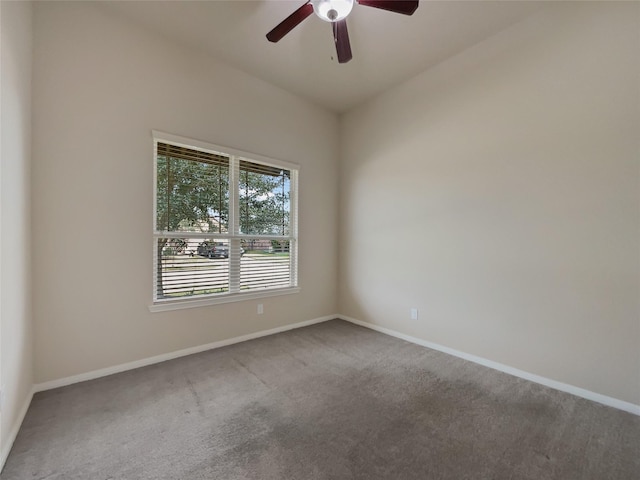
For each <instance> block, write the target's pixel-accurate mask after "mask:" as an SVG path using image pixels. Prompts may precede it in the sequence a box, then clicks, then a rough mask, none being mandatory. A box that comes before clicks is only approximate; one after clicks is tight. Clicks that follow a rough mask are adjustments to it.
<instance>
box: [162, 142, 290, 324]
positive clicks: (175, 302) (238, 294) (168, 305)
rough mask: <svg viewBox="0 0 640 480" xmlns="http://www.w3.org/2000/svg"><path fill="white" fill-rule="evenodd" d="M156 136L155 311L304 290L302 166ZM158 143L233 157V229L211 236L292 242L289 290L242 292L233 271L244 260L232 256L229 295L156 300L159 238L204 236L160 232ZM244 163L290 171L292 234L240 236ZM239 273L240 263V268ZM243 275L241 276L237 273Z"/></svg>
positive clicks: (209, 145)
mask: <svg viewBox="0 0 640 480" xmlns="http://www.w3.org/2000/svg"><path fill="white" fill-rule="evenodd" d="M152 136H153V217H152V222H153V223H152V225H153V226H152V230H153V247H152V252H153V275H152V288H153V291H152V293H151V298H152V303H151V305H149V310H150V311H151V312H162V311H168V310H179V309H184V308H194V307H203V306H208V305H218V304H223V303H230V302H240V301H246V300H251V299H257V298H264V297H273V296H279V295H289V294H294V293H298V292H299V291H300V287H299V285H298V175H299V171H300V166H299V165H297V164H295V163H291V162H286V161H283V160H275V159H272V158H269V157H265V156H263V155H258V154H254V153H249V152H244V151H242V150H237V149H234V148H229V147H223V146H219V145H214V144H211V143H207V142H203V141H200V140H194V139H191V138H186V137H181V136H178V135H173V134H170V133H165V132H160V131H157V130H153V131H152ZM158 143H169V144H173V145H177V146H181V147H186V148H191V149H194V150H203V151H205V152H213V153H219V154H223V155H225V156H228V157H229V158H230V161H231V163H230V168H229V227H228V230H229V232H228V233H216V234H215V235H214V234H210V236H211V237H213V236H215V237H216V238H220V239H225V240H228V241H229V245H231V242H232V241H234V240H236V241H239V240H246V239H266V240H288V241H289V246H290V247H289V255H290V257H289V258H290V269H291V270H290V284H289V286H288V287H282V288H269V289H255V290H250V291H247V292H243V291H240V290H239V286H238V284H237V282H234V281H233V278H232V277H233V275H234V273H233V271H232V270H234V268H235V267H233V268H232V265H231V262H232V261H238V262H240V261H241V259H240V257H239V256H238V257H235V256H234V255H229V262H230V265H229V277H230V278H229V289H230V291H229V292H228V293H220V294H214V295H200V296H194V297H186V298H183V299H158V298H157V297H156V281H157V279H156V275H157V271H156V266H157V261H158V259H157V255H158V253H157V248H156V245H157V243H156V242H157V240H158V238H167V237H169V238H172V237H173V238H188V237H199V238H200V237H202V236H203V234H201V233H190V232H166V231H160V230H157V229H156V214H157V146H158ZM240 160H246V161H249V162H254V163H259V164H264V165H268V166H272V167H277V168H282V169H285V170H288V171H290V174H291V178H290V192H289V199H290V200H289V201H290V212H289V235H252V234H241V233H240V227H239V225H240V221H239V216H238V211H239V196H238V172H239V169H238V165H239V162H240ZM236 271H237V272H239V264H238V269H237V270H236ZM237 274H238V275H239V273H237Z"/></svg>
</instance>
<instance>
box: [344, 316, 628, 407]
mask: <svg viewBox="0 0 640 480" xmlns="http://www.w3.org/2000/svg"><path fill="white" fill-rule="evenodd" d="M337 317H338V318H340V319H341V320H346V321H347V322H351V323H354V324H356V325H360V326H361V327H365V328H369V329H371V330H375V331H376V332H380V333H384V334H386V335H390V336H392V337H396V338H400V339H402V340H406V341H407V342H411V343H415V344H417V345H421V346H423V347H427V348H431V349H433V350H438V351H439V352H443V353H447V354H449V355H453V356H454V357H459V358H462V359H464V360H468V361H470V362H473V363H477V364H479V365H482V366H485V367H489V368H492V369H494V370H498V371H500V372H504V373H508V374H509V375H513V376H515V377H519V378H523V379H525V380H529V381H531V382H534V383H539V384H541V385H544V386H546V387H551V388H554V389H556V390H560V391H561V392H565V393H570V394H572V395H576V396H578V397H582V398H586V399H587V400H592V401H594V402H598V403H601V404H603V405H607V406H609V407H613V408H617V409H618V410H624V411H625V412H629V413H633V414H634V415H640V405H636V404H634V403H630V402H625V401H624V400H619V399H617V398H613V397H608V396H606V395H602V394H600V393H596V392H592V391H590V390H585V389H584V388H580V387H576V386H574V385H569V384H567V383H562V382H558V381H556V380H552V379H550V378H546V377H541V376H540V375H536V374H533V373H529V372H525V371H523V370H519V369H517V368H513V367H510V366H508V365H504V364H502V363H498V362H494V361H492V360H487V359H486V358H482V357H477V356H475V355H471V354H468V353H464V352H461V351H458V350H454V349H453V348H449V347H445V346H443V345H438V344H437V343H432V342H428V341H426V340H422V339H420V338H417V337H412V336H411V335H405V334H404V333H400V332H397V331H395V330H391V329H389V328H385V327H381V326H379V325H374V324H372V323H367V322H363V321H361V320H357V319H355V318H351V317H347V316H345V315H338V316H337Z"/></svg>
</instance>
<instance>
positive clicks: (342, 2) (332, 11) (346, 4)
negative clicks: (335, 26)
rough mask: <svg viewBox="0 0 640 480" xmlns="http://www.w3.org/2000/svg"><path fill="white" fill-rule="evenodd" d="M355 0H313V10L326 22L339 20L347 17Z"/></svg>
mask: <svg viewBox="0 0 640 480" xmlns="http://www.w3.org/2000/svg"><path fill="white" fill-rule="evenodd" d="M353 2H354V0H311V4H312V5H313V11H314V12H315V14H316V15H317V16H318V17H320V18H321V19H322V20H324V21H325V22H337V21H339V20H342V19H343V18H346V17H347V15H349V13H351V9H352V8H353Z"/></svg>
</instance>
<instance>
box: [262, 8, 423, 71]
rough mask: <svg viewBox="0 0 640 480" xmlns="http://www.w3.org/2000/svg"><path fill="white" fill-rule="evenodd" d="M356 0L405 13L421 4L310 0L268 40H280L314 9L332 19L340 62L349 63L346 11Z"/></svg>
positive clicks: (280, 25) (411, 11) (269, 35)
mask: <svg viewBox="0 0 640 480" xmlns="http://www.w3.org/2000/svg"><path fill="white" fill-rule="evenodd" d="M354 1H357V2H358V3H359V4H360V5H364V6H367V7H375V8H380V9H382V10H387V11H389V12H395V13H402V14H403V15H413V12H415V11H416V9H417V8H418V0H307V3H305V4H304V5H302V6H301V7H300V8H298V9H297V10H296V11H295V12H293V13H292V14H291V15H289V16H288V17H287V18H285V19H284V20H283V21H282V22H281V23H280V24H279V25H278V26H277V27H276V28H274V29H273V30H271V31H270V32H269V33H267V40H269V41H270V42H273V43H275V42H278V41H280V40H281V39H282V37H284V36H285V35H286V34H287V33H289V32H290V31H291V30H293V29H294V28H295V27H296V26H297V25H299V24H300V23H302V21H303V20H304V19H305V18H307V17H308V16H309V15H311V14H312V13H313V12H315V14H316V15H317V16H318V17H320V18H321V19H322V20H324V21H326V22H331V26H332V27H333V40H334V42H335V44H336V52H337V54H338V62H339V63H347V62H348V61H349V60H351V57H352V56H351V44H350V43H349V32H348V31H347V15H349V13H350V12H351V9H352V8H353V3H354Z"/></svg>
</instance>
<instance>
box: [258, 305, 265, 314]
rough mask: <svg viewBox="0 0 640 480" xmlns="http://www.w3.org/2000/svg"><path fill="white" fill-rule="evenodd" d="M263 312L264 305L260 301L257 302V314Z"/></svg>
mask: <svg viewBox="0 0 640 480" xmlns="http://www.w3.org/2000/svg"><path fill="white" fill-rule="evenodd" d="M263 313H264V305H262V304H261V303H259V304H258V315H262V314H263Z"/></svg>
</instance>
